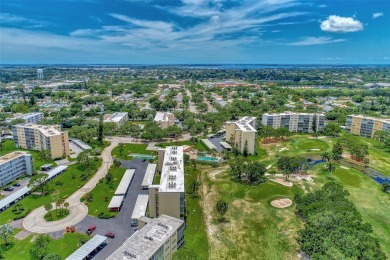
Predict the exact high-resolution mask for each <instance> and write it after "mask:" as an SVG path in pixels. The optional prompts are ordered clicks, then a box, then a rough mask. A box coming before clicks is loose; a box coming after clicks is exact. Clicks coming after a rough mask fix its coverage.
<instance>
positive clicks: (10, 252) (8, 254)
mask: <svg viewBox="0 0 390 260" xmlns="http://www.w3.org/2000/svg"><path fill="white" fill-rule="evenodd" d="M32 238H33V235H30V236H29V237H27V238H25V239H24V240H17V239H14V241H13V245H12V246H10V247H8V248H7V249H5V250H4V258H5V259H30V249H31V247H32V242H31V239H32ZM81 238H86V239H89V237H88V236H87V235H84V234H79V233H65V234H64V237H63V238H61V239H52V240H50V242H49V252H53V253H57V254H59V255H61V257H62V258H63V259H65V258H66V257H68V256H69V255H71V254H72V253H73V252H74V251H75V250H76V249H78V248H79V247H80V246H81V244H80V239H81Z"/></svg>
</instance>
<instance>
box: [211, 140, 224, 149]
mask: <svg viewBox="0 0 390 260" xmlns="http://www.w3.org/2000/svg"><path fill="white" fill-rule="evenodd" d="M209 141H210V142H211V143H212V144H213V145H214V146H215V147H216V150H217V152H220V151H222V150H223V149H224V148H223V146H222V145H221V142H223V138H222V137H214V138H209Z"/></svg>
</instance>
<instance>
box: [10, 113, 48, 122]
mask: <svg viewBox="0 0 390 260" xmlns="http://www.w3.org/2000/svg"><path fill="white" fill-rule="evenodd" d="M44 117H45V116H44V114H43V113H42V112H33V113H27V114H24V115H21V116H18V117H16V118H15V119H23V120H24V122H25V123H26V124H27V123H30V124H36V123H38V122H39V121H41V120H42V119H43V118H44Z"/></svg>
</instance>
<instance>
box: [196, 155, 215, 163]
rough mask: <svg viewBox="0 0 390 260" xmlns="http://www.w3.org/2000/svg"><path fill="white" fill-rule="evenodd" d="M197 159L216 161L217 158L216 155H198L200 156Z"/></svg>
mask: <svg viewBox="0 0 390 260" xmlns="http://www.w3.org/2000/svg"><path fill="white" fill-rule="evenodd" d="M198 161H206V162H218V161H219V159H218V158H216V157H209V156H200V157H198Z"/></svg>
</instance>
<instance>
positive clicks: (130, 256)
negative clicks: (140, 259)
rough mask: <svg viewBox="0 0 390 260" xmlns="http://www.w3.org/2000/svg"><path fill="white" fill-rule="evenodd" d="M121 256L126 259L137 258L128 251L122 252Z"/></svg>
mask: <svg viewBox="0 0 390 260" xmlns="http://www.w3.org/2000/svg"><path fill="white" fill-rule="evenodd" d="M123 256H124V257H125V258H127V259H135V258H137V256H136V255H135V254H133V253H130V252H129V251H125V252H123Z"/></svg>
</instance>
